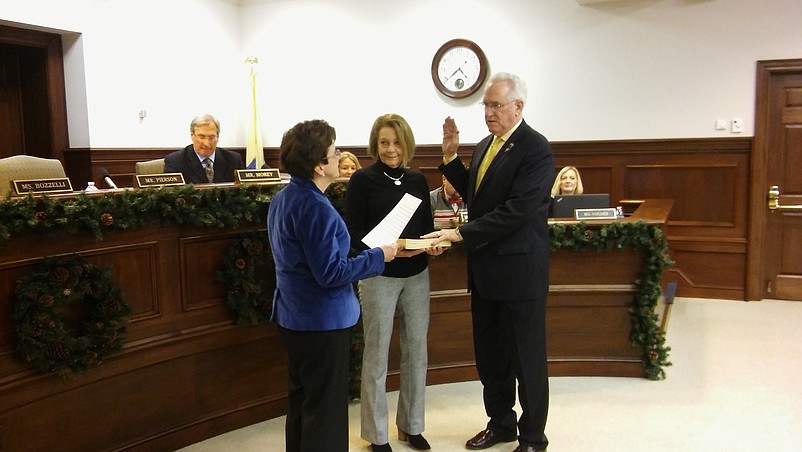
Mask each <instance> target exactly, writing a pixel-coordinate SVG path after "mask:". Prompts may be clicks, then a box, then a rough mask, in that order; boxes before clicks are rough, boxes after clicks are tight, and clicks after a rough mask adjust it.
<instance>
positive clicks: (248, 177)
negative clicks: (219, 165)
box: [236, 168, 281, 184]
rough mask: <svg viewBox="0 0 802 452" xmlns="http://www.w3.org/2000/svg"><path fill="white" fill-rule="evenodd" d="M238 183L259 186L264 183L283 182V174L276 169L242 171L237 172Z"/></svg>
mask: <svg viewBox="0 0 802 452" xmlns="http://www.w3.org/2000/svg"><path fill="white" fill-rule="evenodd" d="M236 176H237V177H236V182H237V183H238V184H258V183H263V182H281V173H279V171H278V170H277V169H275V168H271V169H240V170H237V174H236Z"/></svg>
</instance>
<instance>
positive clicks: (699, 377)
mask: <svg viewBox="0 0 802 452" xmlns="http://www.w3.org/2000/svg"><path fill="white" fill-rule="evenodd" d="M667 344H668V345H669V346H670V347H671V349H672V350H671V354H670V359H671V361H672V362H673V366H671V367H668V368H667V369H666V370H667V373H668V377H667V378H666V379H665V380H662V381H649V380H646V379H637V378H606V377H555V378H551V379H550V385H551V408H550V411H549V421H548V425H547V428H546V434H547V435H548V437H549V440H550V441H551V445H550V446H549V451H550V452H562V451H565V452H573V451H583V452H584V451H627V452H630V451H705V452H707V451H772V452H773V451H802V302H788V301H768V300H766V301H760V302H740V301H726V300H703V299H689V298H677V299H676V300H675V304H674V308H673V312H672V314H671V318H670V322H669V325H668V334H667ZM397 395H398V394H397V393H390V395H389V397H388V399H389V400H388V404H389V405H390V410H391V413H390V418H391V419H393V418H394V416H395V412H394V410H395V406H396V403H397ZM486 421H487V420H486V417H485V414H484V409H483V407H482V403H481V385H480V384H479V383H478V382H467V383H454V384H447V385H438V386H430V387H429V388H428V389H427V393H426V431H425V432H424V436H425V437H426V438H427V439H428V440H429V442H430V443H431V445H432V450H434V451H464V450H465V447H464V444H465V441H466V440H467V439H468V438H469V437H471V436H473V435H474V434H475V433H476V432H478V431H479V430H481V429H482V428H484V425H485V423H486ZM283 429H284V418H277V419H273V420H270V421H265V422H262V423H259V424H254V425H251V426H249V427H246V428H242V429H240V430H237V431H234V432H230V433H227V434H224V435H221V436H218V437H215V438H211V439H209V440H206V441H203V442H200V443H198V444H195V445H192V446H189V447H186V448H184V449H181V450H182V451H184V452H211V451H215V452H217V451H229V450H236V451H238V452H251V451H254V452H255V451H282V450H284V436H283V435H284V431H283ZM390 431H391V441H390V444H391V446H392V447H393V448H394V450H396V451H409V450H412V449H410V448H409V447H408V446H407V445H406V444H405V443H400V442H399V441H398V440H397V436H396V434H395V427H391V430H390ZM350 435H351V448H350V450H351V451H368V450H369V449H368V443H366V442H365V441H363V440H362V439H360V437H359V404H358V402H355V403H353V404H352V405H351V407H350ZM515 446H516V444H515V443H504V444H499V445H496V446H495V447H493V448H490V449H487V450H489V451H505V452H511V451H512V450H513V449H514V448H515Z"/></svg>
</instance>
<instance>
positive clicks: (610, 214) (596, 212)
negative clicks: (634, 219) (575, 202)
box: [574, 207, 618, 220]
mask: <svg viewBox="0 0 802 452" xmlns="http://www.w3.org/2000/svg"><path fill="white" fill-rule="evenodd" d="M574 217H575V218H576V219H577V220H615V219H616V218H618V211H617V210H616V208H615V207H609V208H604V209H575V210H574Z"/></svg>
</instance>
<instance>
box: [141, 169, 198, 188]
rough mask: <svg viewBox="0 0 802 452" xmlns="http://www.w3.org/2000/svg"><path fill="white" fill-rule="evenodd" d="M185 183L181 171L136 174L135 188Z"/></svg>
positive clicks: (171, 185)
mask: <svg viewBox="0 0 802 452" xmlns="http://www.w3.org/2000/svg"><path fill="white" fill-rule="evenodd" d="M176 185H186V183H185V182H184V175H183V174H181V173H164V174H141V175H137V176H136V186H137V188H161V187H173V186H176Z"/></svg>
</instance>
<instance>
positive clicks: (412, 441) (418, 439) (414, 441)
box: [398, 430, 432, 450]
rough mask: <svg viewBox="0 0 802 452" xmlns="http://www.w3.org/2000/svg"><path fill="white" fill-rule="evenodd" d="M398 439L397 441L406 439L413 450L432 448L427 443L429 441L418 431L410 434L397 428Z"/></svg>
mask: <svg viewBox="0 0 802 452" xmlns="http://www.w3.org/2000/svg"><path fill="white" fill-rule="evenodd" d="M398 439H399V441H408V442H409V447H411V448H413V449H415V450H430V449H431V448H432V446H430V445H429V441H426V438H424V437H423V435H421V434H420V433H419V434H417V435H410V434H409V433H407V432H405V431H403V430H399V431H398Z"/></svg>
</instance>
